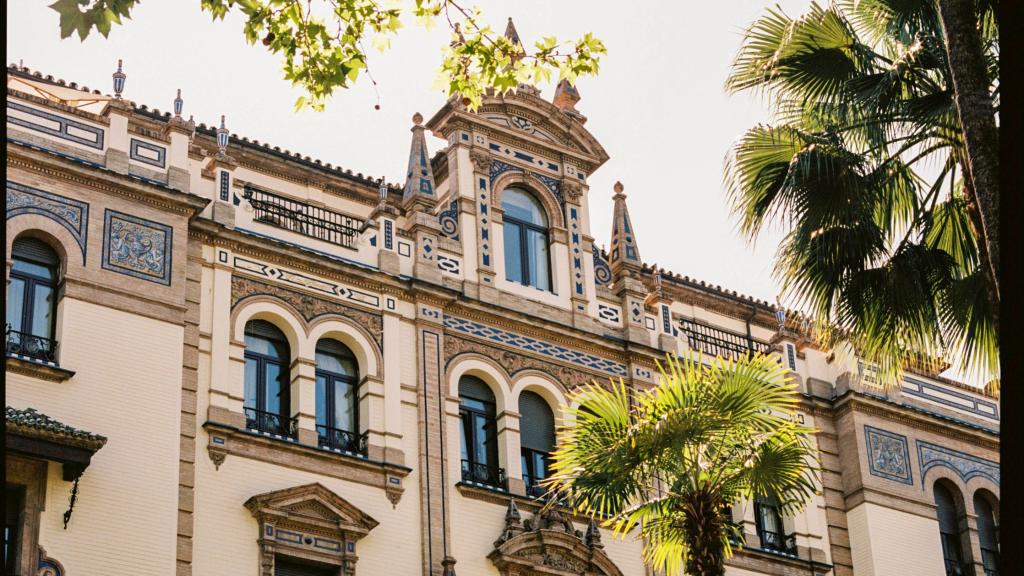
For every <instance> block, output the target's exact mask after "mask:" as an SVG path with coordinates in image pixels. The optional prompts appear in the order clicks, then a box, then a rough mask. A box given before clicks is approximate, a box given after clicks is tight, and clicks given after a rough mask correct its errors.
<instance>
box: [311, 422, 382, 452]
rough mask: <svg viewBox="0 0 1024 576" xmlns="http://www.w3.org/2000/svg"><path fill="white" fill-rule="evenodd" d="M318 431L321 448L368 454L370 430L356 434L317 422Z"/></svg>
mask: <svg viewBox="0 0 1024 576" xmlns="http://www.w3.org/2000/svg"><path fill="white" fill-rule="evenodd" d="M316 433H317V436H318V437H319V440H318V445H319V446H320V447H321V448H329V449H331V450H341V451H342V452H351V453H353V454H361V455H363V456H366V450H367V445H368V442H369V437H370V435H369V433H368V432H367V433H363V434H356V433H355V432H349V431H348V430H342V429H340V428H331V427H330V426H323V425H320V424H317V427H316Z"/></svg>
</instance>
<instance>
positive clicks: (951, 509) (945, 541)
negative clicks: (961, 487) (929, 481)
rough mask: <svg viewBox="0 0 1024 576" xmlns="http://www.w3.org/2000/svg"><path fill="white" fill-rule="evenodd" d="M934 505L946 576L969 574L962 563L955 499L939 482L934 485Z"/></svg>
mask: <svg viewBox="0 0 1024 576" xmlns="http://www.w3.org/2000/svg"><path fill="white" fill-rule="evenodd" d="M954 490H955V488H954ZM935 505H936V507H937V508H938V510H937V512H938V516H939V538H940V539H941V541H942V558H943V560H944V561H945V562H946V576H961V575H966V574H969V573H970V572H969V567H968V565H967V562H965V561H964V560H965V558H964V553H963V545H962V543H961V541H962V537H961V533H960V514H959V513H958V512H957V506H956V498H955V497H954V495H953V491H952V490H950V488H949V487H947V486H946V485H944V484H943V483H942V482H941V481H940V482H937V483H936V484H935Z"/></svg>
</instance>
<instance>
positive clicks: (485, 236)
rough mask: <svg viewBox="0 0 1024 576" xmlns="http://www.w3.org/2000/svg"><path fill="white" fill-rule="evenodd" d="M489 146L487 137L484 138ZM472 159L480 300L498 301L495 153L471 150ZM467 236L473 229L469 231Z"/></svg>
mask: <svg viewBox="0 0 1024 576" xmlns="http://www.w3.org/2000/svg"><path fill="white" fill-rule="evenodd" d="M474 137H476V135H474ZM483 143H484V144H485V145H486V139H485V140H483ZM469 154H470V156H469V158H470V161H472V163H473V199H474V200H473V201H474V206H475V207H476V231H475V232H473V236H474V237H475V238H476V253H477V264H476V274H477V279H478V281H479V284H480V299H481V300H483V301H485V302H494V301H496V299H497V297H498V289H497V288H495V287H494V226H493V225H492V223H493V211H492V204H491V176H490V170H491V155H490V153H489V152H487V151H486V150H485V149H482V148H474V149H472V150H470V153H469ZM465 234H467V238H468V237H469V236H468V235H469V231H468V230H467V231H466V232H465Z"/></svg>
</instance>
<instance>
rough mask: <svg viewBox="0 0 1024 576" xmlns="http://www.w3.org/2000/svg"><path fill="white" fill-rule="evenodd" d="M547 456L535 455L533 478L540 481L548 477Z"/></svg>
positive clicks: (541, 453)
mask: <svg viewBox="0 0 1024 576" xmlns="http://www.w3.org/2000/svg"><path fill="white" fill-rule="evenodd" d="M545 456H546V455H545V454H544V453H543V452H534V453H533V476H534V478H536V479H538V480H540V479H542V478H547V477H548V467H547V463H546V460H547V459H546V458H545Z"/></svg>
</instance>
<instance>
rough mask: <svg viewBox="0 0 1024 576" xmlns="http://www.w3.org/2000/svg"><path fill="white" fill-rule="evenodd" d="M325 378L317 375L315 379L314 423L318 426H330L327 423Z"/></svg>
mask: <svg viewBox="0 0 1024 576" xmlns="http://www.w3.org/2000/svg"><path fill="white" fill-rule="evenodd" d="M327 414H328V407H327V377H326V376H321V375H319V374H318V375H317V377H316V423H317V425H318V426H330V425H331V423H330V422H328V421H327Z"/></svg>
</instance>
